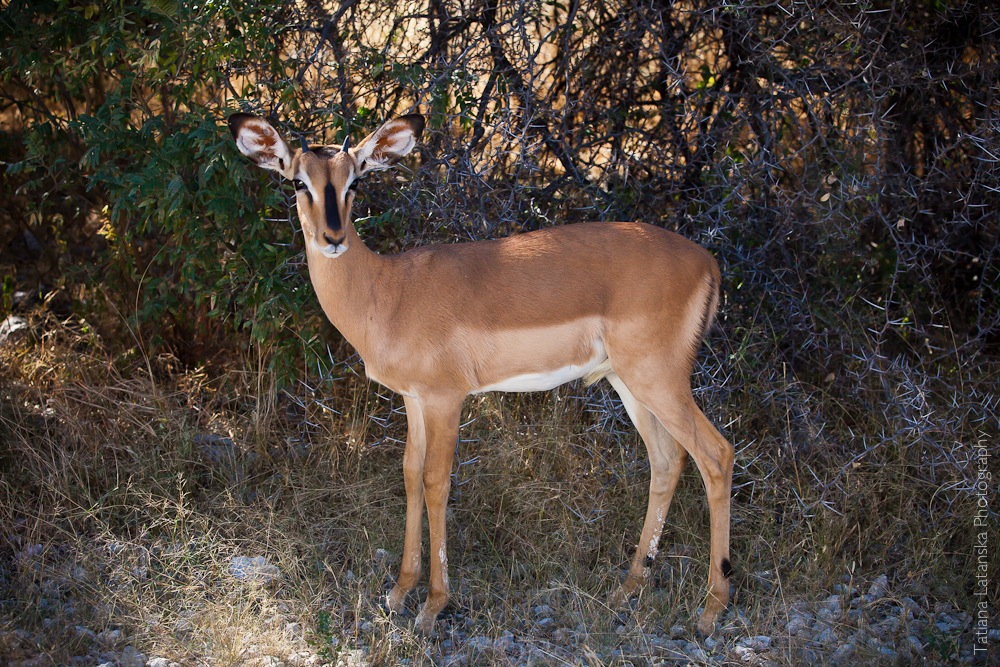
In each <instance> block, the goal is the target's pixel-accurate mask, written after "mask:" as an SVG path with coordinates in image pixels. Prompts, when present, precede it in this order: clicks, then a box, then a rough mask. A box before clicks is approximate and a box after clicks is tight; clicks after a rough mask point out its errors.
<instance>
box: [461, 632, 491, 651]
mask: <svg viewBox="0 0 1000 667" xmlns="http://www.w3.org/2000/svg"><path fill="white" fill-rule="evenodd" d="M465 645H466V646H467V647H468V648H470V649H472V650H473V651H480V652H482V651H489V650H491V649H492V648H493V640H492V639H490V638H489V637H483V636H482V635H474V636H472V637H469V638H468V639H467V640H465Z"/></svg>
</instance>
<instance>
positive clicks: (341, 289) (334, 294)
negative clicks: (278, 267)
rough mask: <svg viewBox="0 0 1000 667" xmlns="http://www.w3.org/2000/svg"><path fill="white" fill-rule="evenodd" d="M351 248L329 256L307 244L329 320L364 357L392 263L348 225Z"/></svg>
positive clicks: (315, 284) (311, 275) (318, 293)
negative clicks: (375, 251) (370, 246)
mask: <svg viewBox="0 0 1000 667" xmlns="http://www.w3.org/2000/svg"><path fill="white" fill-rule="evenodd" d="M346 228H347V230H346V232H347V245H348V249H347V251H346V252H344V253H343V254H342V255H340V256H339V257H326V256H325V255H323V254H322V253H321V252H320V251H319V249H317V248H316V247H315V246H314V245H313V244H310V243H307V244H306V261H307V262H308V264H309V279H310V281H311V282H312V284H313V289H314V290H315V292H316V296H317V297H318V298H319V303H320V305H321V306H322V307H323V312H324V313H326V316H327V318H329V320H330V322H331V323H332V324H333V326H335V327H336V328H337V330H338V331H339V332H340V333H341V335H342V336H343V337H344V338H345V339H346V340H347V342H348V343H350V344H351V345H352V346H353V347H354V348H355V349H356V350H357V351H358V353H359V354H361V357H362V358H364V357H365V355H366V353H367V351H368V349H369V335H368V331H369V329H370V323H371V321H372V319H373V318H375V317H377V315H378V307H377V299H378V289H377V288H378V284H379V282H381V281H382V280H383V279H384V277H385V271H386V270H387V269H388V268H389V267H388V264H389V262H387V261H386V259H385V258H383V257H381V256H379V255H378V254H376V253H374V252H372V251H371V250H369V249H368V246H366V245H365V243H364V241H362V240H361V237H360V236H359V235H358V233H357V231H356V230H355V229H354V224H353V223H350V222H348V223H347V225H346Z"/></svg>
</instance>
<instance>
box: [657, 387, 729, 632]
mask: <svg viewBox="0 0 1000 667" xmlns="http://www.w3.org/2000/svg"><path fill="white" fill-rule="evenodd" d="M647 405H649V406H650V408H651V409H652V410H653V413H654V414H655V415H656V418H657V419H658V420H659V421H660V423H661V424H663V425H664V426H665V427H666V429H667V430H668V431H669V432H670V433H671V435H673V436H674V438H675V439H676V440H677V441H678V442H679V443H680V445H681V446H682V447H684V449H685V450H687V453H688V454H690V456H691V458H692V459H693V460H694V462H695V465H697V466H698V471H699V472H700V473H701V478H702V480H703V481H704V482H705V491H706V493H707V494H708V508H709V513H710V525H711V543H712V552H711V562H710V564H709V570H708V598H707V599H706V601H705V611H704V612H703V613H702V615H701V618H700V619H699V621H698V630H699V631H701V632H702V633H704V634H706V635H709V634H712V631H713V630H714V629H715V621H716V620H717V619H718V617H719V615H720V614H721V613H722V612H723V611H724V610H725V608H726V606H727V605H728V604H729V576H730V574H732V566H731V565H730V562H729V516H730V504H731V500H730V494H731V491H732V483H733V459H734V450H733V446H732V445H731V444H729V441H728V440H726V439H725V438H724V437H722V435H721V434H720V433H719V432H718V431H717V430H716V428H715V426H713V425H712V423H711V422H710V421H709V420H708V418H707V417H706V416H705V414H704V413H703V412H702V411H701V410H700V409H699V408H698V406H697V405H696V404H695V402H694V399H693V398H692V397H691V393H690V390H685V391H683V392H676V393H675V394H674V396H673V397H666V396H661V395H657V396H653V397H651V400H650V402H649V403H647Z"/></svg>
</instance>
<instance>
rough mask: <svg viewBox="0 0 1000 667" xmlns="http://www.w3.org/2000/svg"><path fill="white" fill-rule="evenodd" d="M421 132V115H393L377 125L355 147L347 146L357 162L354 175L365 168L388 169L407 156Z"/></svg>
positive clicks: (369, 169)
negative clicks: (380, 124)
mask: <svg viewBox="0 0 1000 667" xmlns="http://www.w3.org/2000/svg"><path fill="white" fill-rule="evenodd" d="M423 131H424V117H423V116H421V115H419V114H410V115H409V116H402V117H401V118H394V119H393V120H390V121H389V122H387V123H386V124H385V125H383V126H382V127H380V128H378V129H377V130H375V131H374V132H372V133H371V134H369V135H368V136H367V137H365V139H364V141H362V142H361V143H360V144H359V145H358V146H357V147H356V148H351V149H349V152H350V154H351V155H352V156H353V157H354V163H355V164H356V165H357V169H358V176H363V175H365V174H366V173H368V172H369V171H379V170H382V169H388V168H389V167H391V166H392V165H394V164H396V163H397V162H399V160H401V159H402V158H403V157H405V156H406V155H408V154H409V153H410V151H412V150H413V147H414V146H416V145H417V140H418V139H419V138H420V135H421V134H422V133H423Z"/></svg>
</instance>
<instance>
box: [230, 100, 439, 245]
mask: <svg viewBox="0 0 1000 667" xmlns="http://www.w3.org/2000/svg"><path fill="white" fill-rule="evenodd" d="M229 129H230V131H231V132H232V133H233V138H234V139H235V140H236V146H237V147H238V148H239V149H240V152H241V153H243V154H244V155H246V156H247V157H248V158H250V159H251V160H253V161H254V162H255V163H256V164H257V166H259V167H263V168H264V169H270V170H271V171H276V172H278V173H279V174H281V175H282V176H284V177H285V178H287V179H289V180H291V181H292V182H293V183H294V184H295V191H296V202H297V207H298V211H299V220H300V221H301V222H302V231H303V233H304V234H305V237H306V243H307V244H310V245H312V246H313V247H314V248H315V249H316V250H318V251H319V252H321V253H322V254H323V255H325V256H326V257H339V256H340V255H342V254H343V253H344V252H346V251H347V249H348V245H349V243H348V231H351V232H353V231H354V228H353V226H352V224H351V205H352V204H353V203H354V188H355V187H356V186H357V184H358V181H359V179H361V178H362V177H364V176H365V175H366V174H368V173H369V172H372V171H378V170H381V169H388V168H389V167H391V166H392V165H394V164H395V163H396V162H398V161H399V160H400V159H401V158H403V157H404V156H405V155H407V154H408V153H409V152H410V151H411V150H413V146H414V145H415V144H416V142H417V140H418V139H420V135H421V133H422V132H423V130H424V117H423V116H421V115H419V114H410V115H408V116H402V117H400V118H396V119H393V120H390V121H389V122H387V123H386V124H385V125H383V126H382V127H380V128H379V129H377V130H375V131H374V132H372V133H371V134H369V135H368V136H367V137H365V139H364V141H362V142H361V143H360V144H358V145H357V146H356V147H350V146H348V142H347V141H345V142H344V145H343V146H321V147H314V148H310V147H309V146H308V145H307V144H306V142H305V140H304V139H303V140H302V146H301V148H294V149H293V148H290V147H289V146H288V144H286V143H285V141H284V140H283V139H282V138H281V135H280V134H278V131H277V130H275V129H274V128H273V127H272V126H271V124H270V123H268V122H267V121H266V120H264V119H263V118H259V117H257V116H252V115H250V114H245V113H238V114H233V115H232V116H230V117H229Z"/></svg>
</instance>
